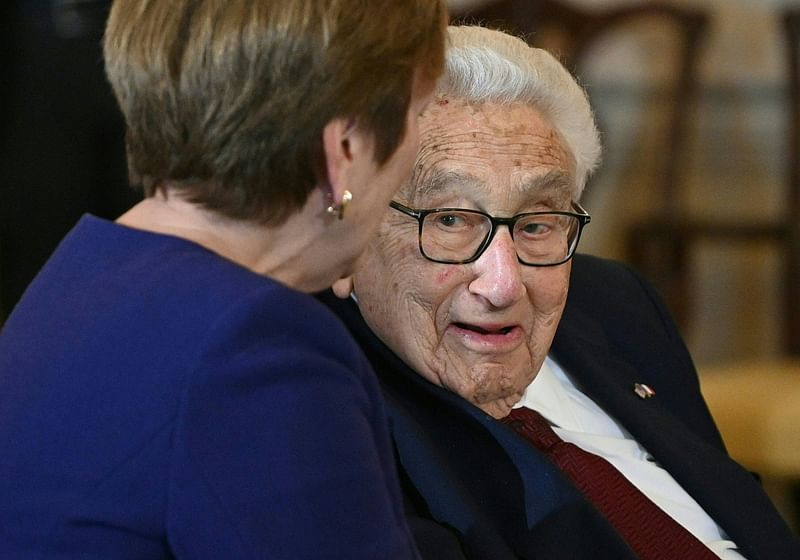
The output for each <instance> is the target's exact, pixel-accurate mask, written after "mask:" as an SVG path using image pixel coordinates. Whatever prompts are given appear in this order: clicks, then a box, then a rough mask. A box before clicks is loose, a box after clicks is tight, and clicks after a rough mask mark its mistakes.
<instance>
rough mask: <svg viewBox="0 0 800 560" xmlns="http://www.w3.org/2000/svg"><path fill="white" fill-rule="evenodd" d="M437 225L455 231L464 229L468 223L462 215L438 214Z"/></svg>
mask: <svg viewBox="0 0 800 560" xmlns="http://www.w3.org/2000/svg"><path fill="white" fill-rule="evenodd" d="M436 224H437V225H439V226H441V227H444V228H448V229H455V228H461V227H464V226H465V225H466V224H467V221H466V220H465V219H464V216H462V215H460V214H438V215H437V216H436Z"/></svg>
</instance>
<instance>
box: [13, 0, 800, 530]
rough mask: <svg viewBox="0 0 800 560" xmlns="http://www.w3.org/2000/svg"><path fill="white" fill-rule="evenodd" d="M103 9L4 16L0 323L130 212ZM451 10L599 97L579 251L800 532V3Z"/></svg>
mask: <svg viewBox="0 0 800 560" xmlns="http://www.w3.org/2000/svg"><path fill="white" fill-rule="evenodd" d="M110 4H111V2H110V0H3V2H2V5H1V6H0V30H1V31H2V33H0V70H2V75H3V87H2V88H0V169H1V170H2V173H0V323H2V319H3V318H4V317H5V316H7V314H8V313H9V312H10V310H11V309H12V308H13V306H14V304H15V303H16V301H17V299H18V298H19V296H20V295H21V293H22V291H23V290H24V288H25V286H26V285H27V284H28V282H30V280H31V279H32V278H33V276H34V275H35V273H36V271H37V270H38V269H39V268H40V267H41V265H42V264H43V263H44V261H45V260H46V258H47V256H48V255H49V254H50V253H51V252H52V250H53V249H54V248H55V246H56V244H57V243H58V241H59V240H60V239H61V238H62V237H63V235H64V234H65V233H66V232H67V231H68V230H69V229H70V228H71V227H72V225H74V223H75V222H76V221H77V220H78V218H79V217H80V216H81V214H82V213H84V212H92V213H94V214H96V215H99V216H103V217H107V218H114V217H116V216H117V215H119V214H120V213H122V212H123V211H124V210H125V209H126V208H128V207H129V206H130V205H132V204H133V203H134V202H135V201H136V200H137V199H138V194H137V193H135V192H134V191H132V190H130V189H129V188H128V187H127V173H126V168H125V160H124V130H123V126H122V121H121V117H120V115H119V113H118V111H117V109H116V107H115V104H114V101H113V97H112V95H111V92H110V90H109V87H108V85H107V83H106V81H105V77H104V74H103V67H102V53H101V48H100V40H101V36H102V28H103V23H104V20H105V17H106V14H107V11H108V8H109V6H110ZM449 6H450V11H451V15H452V17H453V18H454V19H459V20H464V21H468V22H476V21H480V22H483V23H484V24H486V25H490V26H493V27H499V28H502V29H504V30H509V31H513V32H516V33H518V34H522V35H523V36H524V37H525V38H526V39H527V40H528V41H529V42H531V43H532V44H535V45H537V46H544V47H547V48H549V49H550V50H552V51H553V52H554V53H555V54H556V55H557V56H558V57H559V58H560V59H561V60H562V61H564V63H565V64H566V65H567V66H568V67H569V68H570V70H572V71H573V72H574V73H575V74H576V75H577V76H578V77H579V79H580V81H581V82H582V83H583V84H584V86H585V87H586V88H587V90H588V92H589V95H590V98H591V101H592V104H593V106H594V107H595V110H596V113H597V117H598V121H599V124H600V128H601V131H602V134H603V144H604V163H603V166H602V168H601V170H600V171H599V172H598V174H597V175H596V176H595V178H594V179H593V181H592V182H591V184H590V186H589V187H588V190H587V193H586V195H585V198H584V203H585V204H584V205H585V206H586V207H587V209H588V210H589V211H590V212H591V214H592V216H593V220H592V224H591V226H590V227H589V228H588V229H587V231H586V232H585V235H584V237H583V239H582V241H581V250H582V251H584V252H589V253H594V254H597V255H602V256H606V257H611V258H616V259H620V260H624V261H628V262H631V263H632V264H634V266H636V267H637V268H639V269H640V270H642V271H643V272H644V274H645V275H646V276H648V278H650V280H651V281H652V282H654V284H655V285H656V286H657V287H658V289H659V290H660V291H661V293H662V294H663V295H664V297H665V299H666V301H667V304H668V306H669V307H670V309H671V310H672V312H673V313H674V314H675V316H676V318H677V319H678V322H679V325H680V328H681V330H682V332H683V334H684V336H685V338H686V341H687V344H688V346H689V348H690V350H691V352H692V354H693V356H694V358H695V360H696V362H697V364H698V368H699V370H700V372H701V378H702V380H703V388H704V392H705V393H706V395H707V398H708V399H709V402H710V404H711V408H712V411H713V413H714V415H715V417H716V418H717V420H718V422H720V425H721V427H722V431H723V435H724V437H725V439H726V442H727V443H728V445H729V448H730V449H731V452H732V454H733V455H734V456H736V457H737V458H739V459H740V460H742V461H743V462H744V463H745V464H746V465H747V466H749V467H750V468H754V469H757V470H759V471H760V472H761V473H762V474H764V475H765V481H766V483H767V485H768V487H769V488H770V490H771V492H772V493H773V495H774V496H775V499H776V501H779V502H780V505H781V507H782V508H783V511H784V512H785V513H786V515H787V518H790V519H791V520H792V522H793V523H794V524H795V527H797V523H796V521H795V519H796V513H795V512H796V511H797V508H796V507H795V505H794V504H795V503H796V502H797V500H796V499H794V498H792V488H793V487H796V486H797V484H796V481H797V480H798V479H800V386H798V384H800V362H799V361H798V356H800V233H799V232H800V227H799V226H798V222H799V221H800V202H798V198H800V194H799V193H800V171H798V169H800V163H798V159H800V140H798V135H800V132H798V131H799V130H800V100H798V98H800V93H799V92H798V88H799V87H800V86H798V85H797V82H798V77H797V72H798V69H797V68H798V62H797V58H798V38H797V37H798V34H800V23H798V22H800V2H798V1H797V0H795V1H789V0H663V1H658V0H654V1H651V0H559V1H555V0H450V2H449ZM792 80H794V81H792ZM745 412H746V414H745ZM765 442H766V443H765ZM787 442H788V444H787Z"/></svg>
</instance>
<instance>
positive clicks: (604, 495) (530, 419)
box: [501, 407, 719, 560]
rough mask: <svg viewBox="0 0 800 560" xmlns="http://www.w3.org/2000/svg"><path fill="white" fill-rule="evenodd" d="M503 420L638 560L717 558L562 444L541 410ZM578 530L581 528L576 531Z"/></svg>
mask: <svg viewBox="0 0 800 560" xmlns="http://www.w3.org/2000/svg"><path fill="white" fill-rule="evenodd" d="M501 422H503V423H504V424H507V425H509V426H510V427H511V428H513V429H514V431H516V432H517V433H518V434H520V435H521V436H522V437H524V438H525V439H527V440H528V441H529V442H530V443H532V444H533V446H534V447H536V448H537V449H538V450H539V451H541V452H542V453H544V454H545V455H546V456H547V457H548V458H549V459H550V460H551V461H552V462H553V463H555V465H556V466H557V467H558V468H559V469H561V471H562V472H564V474H566V475H567V476H568V477H569V478H570V480H572V482H573V484H575V486H577V487H578V489H579V490H580V491H581V492H582V493H583V494H584V496H586V498H588V499H589V501H591V502H592V503H593V504H594V505H595V507H596V508H597V509H598V510H600V513H602V514H603V515H604V516H605V517H606V519H608V521H609V522H610V523H611V524H612V525H613V526H614V528H616V530H617V532H618V533H619V534H620V536H622V538H623V539H625V541H626V542H627V543H628V546H630V547H631V548H632V549H633V551H634V552H635V553H636V554H637V556H638V557H639V558H641V559H643V560H676V559H681V560H719V558H718V557H717V556H716V555H715V554H714V553H713V552H711V550H710V549H709V548H708V547H706V546H705V545H704V544H703V543H702V542H700V541H699V540H698V539H697V538H696V537H695V536H694V535H692V534H691V533H690V532H689V531H687V530H686V529H684V528H683V527H682V526H681V525H680V524H679V523H678V522H676V521H675V520H674V519H672V518H671V517H670V516H669V515H667V514H666V513H665V512H664V511H663V510H662V509H661V508H659V507H658V506H657V505H656V504H654V503H653V502H652V501H650V499H649V498H648V497H647V496H645V495H644V494H642V492H641V491H640V490H639V489H638V488H636V487H635V486H634V485H633V484H631V482H630V481H628V479H627V478H625V477H624V476H623V475H622V474H621V473H620V472H619V471H618V470H617V469H616V468H614V466H613V465H612V464H611V463H609V462H608V461H606V460H605V459H603V458H602V457H599V456H597V455H594V454H592V453H589V452H588V451H584V450H583V449H581V448H580V447H578V446H577V445H574V444H572V443H569V442H565V441H564V440H562V439H561V438H560V437H558V435H557V434H556V433H555V432H554V431H553V428H552V427H550V424H549V423H548V422H547V420H545V419H544V418H543V417H542V415H541V414H539V413H538V412H536V411H534V410H531V409H529V408H524V407H523V408H515V409H514V410H512V411H511V414H509V415H508V416H506V417H505V418H503V419H502V420H501ZM576 530H580V528H578V527H576Z"/></svg>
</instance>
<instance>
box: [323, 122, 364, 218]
mask: <svg viewBox="0 0 800 560" xmlns="http://www.w3.org/2000/svg"><path fill="white" fill-rule="evenodd" d="M356 128H357V127H356V126H355V121H353V120H352V119H334V120H332V121H331V122H329V123H328V124H326V125H325V128H324V129H323V130H322V150H323V154H324V156H325V162H324V165H325V175H326V176H325V178H324V180H322V181H320V183H321V184H322V185H323V188H324V189H325V190H326V191H327V193H326V194H328V196H329V197H330V200H329V204H340V203H341V201H342V196H344V191H346V190H348V188H350V185H349V182H350V175H351V173H352V170H353V166H354V164H355V163H356V161H357V159H358V158H359V157H362V153H361V152H362V145H361V144H362V138H361V137H360V135H359V134H358V133H357V131H356Z"/></svg>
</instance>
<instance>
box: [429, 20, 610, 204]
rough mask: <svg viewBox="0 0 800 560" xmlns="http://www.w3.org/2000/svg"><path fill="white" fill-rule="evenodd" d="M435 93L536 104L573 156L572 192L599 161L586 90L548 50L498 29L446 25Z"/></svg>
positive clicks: (473, 99) (579, 189) (580, 188)
mask: <svg viewBox="0 0 800 560" xmlns="http://www.w3.org/2000/svg"><path fill="white" fill-rule="evenodd" d="M448 34H449V36H450V42H449V45H448V50H447V58H446V62H445V73H444V75H443V76H442V78H441V80H440V82H439V84H438V87H437V94H438V95H440V96H446V97H448V96H449V97H453V98H457V99H463V100H465V101H467V102H470V103H481V102H486V101H489V102H494V103H501V104H507V103H508V104H510V103H522V104H526V105H530V106H532V107H534V108H536V109H537V110H539V111H540V112H541V113H542V114H543V115H544V116H545V117H547V118H548V119H549V120H550V123H551V124H552V126H553V127H554V128H555V129H556V131H557V132H558V133H559V135H560V136H561V138H562V140H563V142H564V144H565V146H564V147H565V148H566V149H567V151H568V152H570V155H571V156H572V157H573V159H574V161H575V180H576V192H575V199H576V200H577V199H579V198H580V195H581V193H582V192H583V187H584V186H585V185H586V181H587V179H588V178H589V176H590V175H591V173H592V171H594V169H595V168H596V167H597V164H598V163H599V161H600V134H599V132H598V131H597V126H596V125H595V121H594V115H593V114H592V109H591V107H590V105H589V100H588V98H587V96H586V92H585V91H584V90H583V88H581V86H580V85H578V82H577V81H576V80H575V78H573V77H572V75H571V74H570V73H569V71H567V69H566V68H564V66H562V65H561V63H560V62H558V61H557V60H556V59H555V58H554V57H553V56H552V55H551V54H550V53H548V52H547V51H545V50H542V49H537V48H533V47H531V46H529V45H528V44H527V43H525V42H524V41H523V40H521V39H518V38H517V37H513V36H511V35H508V34H506V33H502V32H500V31H495V30H492V29H487V28H485V27H477V26H450V27H449V28H448Z"/></svg>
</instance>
